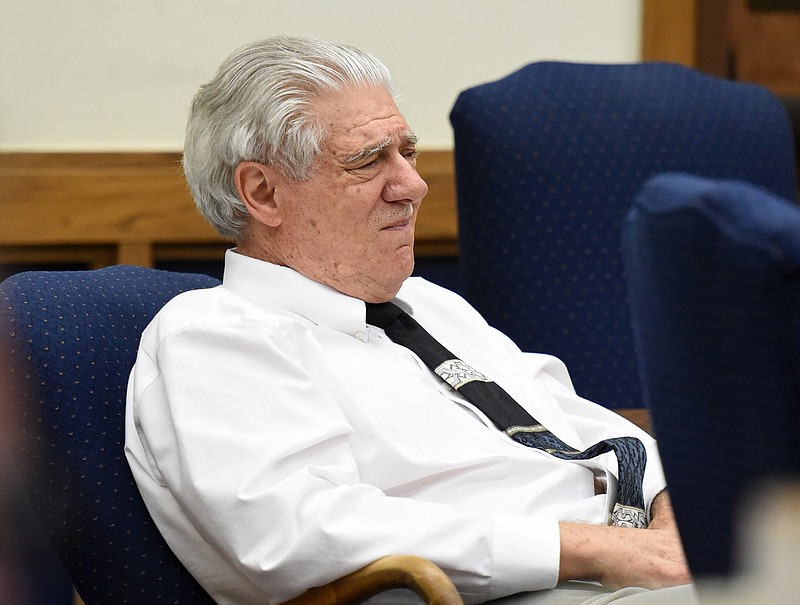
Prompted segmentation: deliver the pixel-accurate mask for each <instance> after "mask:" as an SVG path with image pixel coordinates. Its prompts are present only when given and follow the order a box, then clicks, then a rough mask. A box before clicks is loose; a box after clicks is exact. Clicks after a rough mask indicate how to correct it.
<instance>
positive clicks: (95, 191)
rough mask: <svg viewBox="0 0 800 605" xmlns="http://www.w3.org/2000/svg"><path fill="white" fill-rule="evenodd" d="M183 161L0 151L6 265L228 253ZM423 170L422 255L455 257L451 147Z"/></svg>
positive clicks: (426, 160)
mask: <svg viewBox="0 0 800 605" xmlns="http://www.w3.org/2000/svg"><path fill="white" fill-rule="evenodd" d="M179 160H180V156H179V154H177V153H5V154H0V213H2V217H3V218H2V221H0V263H2V264H7V263H12V262H48V261H50V260H53V261H56V262H57V261H59V260H60V259H63V258H64V257H69V258H71V259H85V260H86V262H88V263H89V264H90V265H92V266H102V265H105V264H109V260H110V259H113V261H114V262H120V263H130V264H139V265H145V266H149V265H152V264H153V263H154V262H155V261H156V260H158V259H160V258H161V259H163V258H169V259H171V258H178V259H184V260H185V259H192V258H196V259H212V258H213V259H217V258H220V254H221V251H222V250H223V249H224V248H225V247H226V246H227V243H226V242H225V241H224V240H223V239H222V238H220V237H219V236H218V235H217V234H216V233H215V232H214V230H213V229H212V228H211V227H210V226H208V225H207V224H206V222H205V221H204V220H203V219H202V218H201V217H200V215H199V214H198V213H197V212H196V210H195V209H194V205H193V203H192V200H191V196H190V195H189V192H188V190H187V187H186V184H185V181H184V179H183V176H182V175H181V170H180V164H179ZM419 171H420V174H422V176H423V178H425V179H426V180H427V181H428V185H429V187H430V190H429V194H428V197H427V198H426V200H425V202H424V203H423V205H422V208H421V210H420V216H419V222H418V226H417V241H418V244H417V249H418V252H419V253H420V254H455V253H456V252H457V238H458V235H457V223H456V214H455V213H456V205H455V184H454V175H453V159H452V152H450V151H431V152H424V153H422V154H420V159H419ZM109 251H111V253H109Z"/></svg>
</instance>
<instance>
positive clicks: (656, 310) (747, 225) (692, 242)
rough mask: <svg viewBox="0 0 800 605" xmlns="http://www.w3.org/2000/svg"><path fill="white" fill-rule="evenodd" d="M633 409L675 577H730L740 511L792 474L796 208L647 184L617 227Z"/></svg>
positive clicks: (797, 441) (720, 186)
mask: <svg viewBox="0 0 800 605" xmlns="http://www.w3.org/2000/svg"><path fill="white" fill-rule="evenodd" d="M622 241H623V254H624V261H625V269H626V272H627V279H628V289H629V292H630V303H631V309H632V313H631V315H632V319H633V327H634V333H635V338H636V343H637V351H638V353H639V365H640V369H641V376H642V384H643V387H644V394H645V401H646V403H647V405H648V407H649V408H650V411H651V416H652V421H653V428H654V430H655V435H656V437H657V439H658V443H659V448H660V451H661V456H662V458H663V462H664V469H665V472H666V475H667V481H668V483H669V489H670V494H671V498H672V502H673V506H674V509H675V514H676V518H677V521H678V526H679V529H680V532H681V536H682V538H683V542H684V547H685V549H686V554H687V558H688V561H689V565H690V567H691V569H692V571H693V573H694V575H695V576H696V577H704V576H725V575H727V574H729V573H731V572H733V571H736V570H738V562H737V560H736V557H735V554H733V553H735V550H736V539H735V536H736V531H735V530H736V523H737V515H738V514H739V510H740V507H741V506H742V505H743V503H744V502H746V501H747V499H748V497H750V496H751V495H752V493H753V492H752V490H754V489H756V488H757V486H758V485H759V483H760V482H761V481H765V480H767V479H769V478H776V477H777V478H780V477H782V476H784V475H787V474H796V473H798V472H800V331H799V330H800V208H798V207H797V206H796V205H795V204H794V203H793V201H791V200H788V199H785V198H782V197H779V196H776V195H773V194H772V193H770V192H768V191H766V190H765V189H763V188H760V187H756V186H754V185H752V184H750V183H745V182H742V181H732V180H716V179H707V178H700V177H695V176H692V175H687V174H680V173H678V174H674V173H673V174H669V173H668V174H662V175H657V176H654V177H652V178H651V179H649V180H648V181H647V182H646V184H645V185H644V186H643V188H642V190H641V192H640V193H639V195H638V196H637V198H636V200H635V202H634V204H633V207H632V208H631V209H630V211H629V212H628V214H627V216H626V219H625V222H624V225H623V240H622Z"/></svg>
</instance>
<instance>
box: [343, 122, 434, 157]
mask: <svg viewBox="0 0 800 605" xmlns="http://www.w3.org/2000/svg"><path fill="white" fill-rule="evenodd" d="M400 139H401V145H416V144H417V141H418V140H419V138H418V137H417V135H415V134H414V133H413V132H412V131H410V130H408V131H406V132H404V133H402V134H401V135H400ZM393 141H394V139H393V137H391V136H388V137H386V138H385V139H384V140H382V141H381V142H379V143H376V144H374V145H370V146H368V147H364V148H363V149H359V150H358V151H356V152H355V153H353V154H351V155H349V156H347V157H345V158H344V159H343V160H342V161H343V162H344V163H345V164H358V163H359V162H362V161H364V160H365V159H367V158H368V157H371V156H373V155H376V154H379V153H380V152H381V151H383V150H384V149H386V148H387V147H389V146H390V145H391V144H392V142H393Z"/></svg>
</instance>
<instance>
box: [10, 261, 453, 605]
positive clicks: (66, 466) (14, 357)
mask: <svg viewBox="0 0 800 605" xmlns="http://www.w3.org/2000/svg"><path fill="white" fill-rule="evenodd" d="M218 283H219V282H218V281H217V280H215V279H212V278H210V277H207V276H204V275H193V274H185V273H174V272H167V271H158V270H155V269H145V268H141V267H130V266H116V267H109V268H106V269H98V270H94V271H61V272H59V271H52V272H41V271H40V272H28V273H20V274H17V275H13V276H11V277H9V278H8V279H6V280H5V281H4V282H3V283H2V284H0V350H2V352H3V358H4V359H6V358H7V359H8V362H9V363H8V367H2V368H0V372H2V374H0V389H2V390H1V391H0V395H2V397H0V400H2V401H8V403H9V406H10V410H0V411H2V412H4V413H3V414H2V415H0V416H2V417H3V418H11V419H13V420H14V422H9V423H8V424H7V425H6V426H1V427H0V430H3V432H4V435H5V437H6V440H7V442H8V445H9V449H10V450H11V451H12V453H13V454H14V455H15V457H16V460H17V462H18V466H19V468H20V471H21V475H22V478H23V480H24V483H25V484H26V487H27V488H28V492H29V495H30V499H31V501H32V503H33V506H34V508H35V509H36V512H37V513H38V516H39V518H40V519H41V520H42V522H43V525H44V527H45V530H46V532H47V533H48V535H49V537H50V539H51V540H52V542H53V544H54V546H55V549H56V550H57V551H58V555H59V557H60V559H61V561H62V563H63V564H64V567H65V568H66V570H67V572H68V574H69V575H70V577H71V579H72V582H73V584H74V585H75V587H76V588H77V590H78V593H79V594H80V596H81V597H82V599H83V600H84V602H85V603H86V605H95V604H98V605H99V604H104V605H105V604H109V603H114V604H118V603H131V604H137V605H139V604H143V603H147V604H151V603H172V604H180V603H186V604H190V605H202V604H203V603H211V602H212V601H211V599H210V597H209V596H208V595H207V594H206V593H205V592H204V591H203V589H202V588H201V587H200V586H199V585H198V584H197V582H196V581H195V580H194V578H192V576H191V575H190V574H189V573H188V572H187V571H186V569H185V568H184V567H183V566H182V565H181V563H180V562H179V561H178V559H177V558H176V557H175V555H174V554H173V553H172V551H171V550H170V549H169V547H168V546H167V544H166V542H165V541H164V540H163V538H162V537H161V534H160V533H159V532H158V530H157V529H156V527H155V525H154V524H153V522H152V520H151V518H150V516H149V514H148V512H147V509H146V508H145V505H144V502H143V501H142V499H141V497H140V495H139V492H138V490H137V488H136V486H135V484H134V481H133V476H132V475H131V472H130V470H129V468H128V465H127V462H126V460H125V456H124V452H123V443H124V418H125V396H126V386H127V381H128V375H129V373H130V370H131V367H132V366H133V362H134V359H135V357H136V350H137V347H138V343H139V336H140V334H141V332H142V330H144V328H145V326H146V325H147V324H148V323H149V321H150V319H151V318H152V317H153V316H154V315H155V313H156V312H157V311H158V310H159V309H160V308H161V307H162V306H163V305H164V304H165V303H166V302H167V301H168V300H169V299H171V298H172V297H173V296H175V295H177V294H178V293H180V292H183V291H185V290H190V289H197V288H207V287H211V286H214V285H216V284H218ZM389 588H408V589H410V590H413V591H415V592H416V593H417V594H418V595H420V596H421V597H422V598H423V600H425V601H426V602H433V601H435V602H436V603H437V604H438V605H460V604H461V600H460V598H459V596H458V593H457V592H456V591H455V588H454V587H453V585H452V583H451V582H450V581H449V579H448V578H447V577H446V576H445V575H444V574H443V573H442V572H441V570H440V569H439V568H438V567H435V566H434V565H433V564H432V563H430V562H428V561H425V560H422V559H419V558H416V557H408V556H390V557H386V558H384V559H380V560H378V561H376V562H375V563H373V564H372V565H369V566H367V567H366V568H364V569H362V570H360V571H358V572H355V574H352V576H348V577H346V578H342V579H340V580H337V581H335V582H333V583H332V584H330V585H327V586H324V587H320V588H319V589H315V590H313V591H310V592H308V593H306V594H305V595H302V596H301V597H299V598H298V599H297V600H296V603H295V605H309V604H310V603H321V602H324V603H329V604H331V605H333V604H334V603H338V602H357V601H359V600H363V599H365V598H367V597H369V596H371V595H373V594H375V593H377V592H379V591H381V590H386V589H389Z"/></svg>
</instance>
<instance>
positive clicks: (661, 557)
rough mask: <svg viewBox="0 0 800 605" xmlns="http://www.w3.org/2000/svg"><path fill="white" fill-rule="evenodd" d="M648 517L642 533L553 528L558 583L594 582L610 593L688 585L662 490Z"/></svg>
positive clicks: (591, 527)
mask: <svg viewBox="0 0 800 605" xmlns="http://www.w3.org/2000/svg"><path fill="white" fill-rule="evenodd" d="M651 518H652V520H651V522H650V525H649V527H648V529H646V530H644V529H628V528H622V527H606V526H599V525H585V524H579V523H561V524H559V528H560V531H561V559H560V565H561V566H560V569H559V578H558V579H559V581H565V580H597V581H599V582H600V583H601V584H603V585H604V586H606V587H608V588H611V589H614V588H620V587H623V586H643V587H645V588H662V587H665V586H674V585H677V584H688V583H689V582H691V581H692V577H691V574H690V573H689V567H688V565H687V563H686V557H685V555H684V553H683V545H682V544H681V540H680V536H679V535H678V530H677V526H676V524H675V517H674V515H673V513H672V506H671V504H670V500H669V495H668V494H667V492H666V491H662V492H660V493H659V494H658V495H657V496H656V497H655V498H654V499H653V503H652V505H651ZM649 530H653V531H649Z"/></svg>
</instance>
